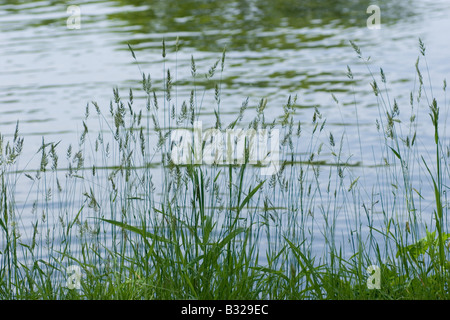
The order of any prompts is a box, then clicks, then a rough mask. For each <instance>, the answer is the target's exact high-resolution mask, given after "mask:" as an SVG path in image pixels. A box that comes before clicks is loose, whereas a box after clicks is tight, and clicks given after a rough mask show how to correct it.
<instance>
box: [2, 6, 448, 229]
mask: <svg viewBox="0 0 450 320" xmlns="http://www.w3.org/2000/svg"><path fill="white" fill-rule="evenodd" d="M374 4H378V5H379V6H380V8H381V29H379V30H371V29H369V28H368V27H367V23H366V21H367V19H368V17H369V16H370V14H367V13H366V10H367V6H368V2H367V1H359V0H356V1H326V0H324V1H294V0H286V1H271V0H223V1H200V0H198V1H194V0H183V1H179V0H178V1H175V0H161V1H141V0H135V1H120V0H111V1H79V2H75V1H70V2H65V3H59V2H54V1H32V2H29V1H19V0H3V1H1V2H0V26H1V32H0V48H1V51H0V52H1V59H0V115H1V116H0V132H1V134H2V135H4V136H6V137H12V136H13V135H14V130H15V126H16V122H17V121H18V120H19V121H20V134H21V135H22V136H24V137H25V144H24V152H23V155H22V157H21V159H22V160H21V162H20V164H19V165H18V169H30V170H31V169H35V168H37V166H38V165H39V159H38V158H39V157H38V156H36V151H37V149H38V146H39V145H40V144H41V142H42V137H45V141H48V142H50V141H53V142H57V141H61V144H60V148H61V150H63V151H62V152H64V150H66V148H67V146H68V145H69V144H72V143H73V144H76V143H77V140H78V137H79V135H80V134H81V132H82V130H83V127H82V120H83V119H84V112H85V107H86V104H87V103H88V102H91V101H97V102H98V104H99V105H100V106H103V107H104V108H106V109H105V110H107V109H108V107H109V102H110V100H111V99H112V88H114V87H116V86H117V87H118V88H119V90H120V91H121V92H122V93H123V94H124V95H126V94H127V93H128V90H129V88H132V89H134V90H136V96H137V97H142V93H139V89H140V87H141V84H140V80H141V75H140V71H139V68H138V65H137V64H136V63H135V61H134V59H133V57H132V55H131V53H130V51H129V49H128V46H127V44H130V45H131V46H132V47H133V49H134V52H135V54H136V58H137V60H138V61H139V67H140V68H141V69H142V71H144V72H145V73H150V74H151V76H152V79H153V81H154V84H155V86H156V87H158V86H159V87H161V86H162V81H163V80H162V79H163V71H162V70H163V58H162V56H161V43H162V39H163V38H164V39H165V42H166V46H167V57H166V59H165V63H166V68H172V70H176V74H175V80H176V90H177V99H178V101H182V100H183V99H186V98H188V97H189V92H190V89H191V87H192V79H191V56H193V57H194V58H195V61H196V64H197V69H198V70H199V72H207V71H208V69H209V67H210V66H212V65H213V64H214V62H215V61H216V60H217V59H219V58H220V57H221V54H222V51H223V49H224V48H225V47H226V50H227V54H226V64H225V70H224V72H223V74H222V75H221V77H222V97H221V101H222V106H221V108H222V109H221V111H222V114H223V117H222V119H223V120H224V122H230V121H232V120H234V119H235V117H236V115H237V113H238V112H239V108H240V106H241V104H242V101H244V100H245V98H246V97H249V98H250V100H249V101H250V106H251V108H253V109H254V107H255V106H256V104H257V103H258V101H259V100H260V99H261V98H267V99H268V107H267V110H266V111H267V112H268V114H269V115H270V116H271V117H276V116H277V115H281V114H282V112H283V108H282V105H283V104H285V103H286V101H287V98H288V96H289V95H298V101H297V104H298V108H297V113H296V116H295V117H296V119H298V120H299V121H302V122H304V123H310V120H311V117H312V114H313V112H314V107H316V106H317V107H318V108H319V110H320V111H321V113H322V114H324V115H325V116H326V118H327V131H329V132H333V133H334V135H335V136H337V137H339V136H340V133H342V132H344V131H345V132H346V134H347V139H349V140H348V145H350V146H355V148H356V149H355V150H354V155H353V157H352V159H351V160H350V162H351V163H354V164H358V163H359V165H358V166H357V167H356V168H355V170H356V171H358V170H364V172H365V176H366V178H365V179H364V181H365V183H369V182H370V179H371V177H374V176H375V172H374V171H373V170H374V169H373V165H377V164H379V162H380V159H381V157H379V156H378V155H376V156H374V151H373V150H374V149H373V145H374V144H376V141H378V139H379V135H378V133H377V130H376V126H375V121H376V119H377V118H379V110H378V108H377V106H376V98H375V97H374V95H373V92H372V88H371V86H370V82H371V81H372V79H371V77H370V75H369V73H368V71H367V69H366V67H365V66H364V65H363V64H362V63H361V62H360V60H358V58H357V55H356V54H355V52H354V51H353V49H352V48H351V46H350V44H349V41H350V40H352V41H354V42H355V43H357V44H358V45H359V46H360V47H361V50H362V52H363V55H364V56H365V57H369V56H370V62H369V65H370V67H371V69H372V71H373V72H374V73H376V77H377V79H378V81H379V83H381V81H380V78H379V75H378V71H379V68H380V67H382V68H383V70H384V72H385V74H386V76H387V79H388V89H389V94H390V97H391V98H392V99H393V98H396V99H397V100H398V102H399V107H400V113H401V115H402V116H405V117H408V116H409V110H410V107H409V98H410V96H409V95H410V92H411V91H412V90H414V86H416V88H417V81H418V80H417V77H416V73H415V66H414V65H415V63H416V59H417V57H418V55H419V54H420V52H419V48H418V39H419V37H420V38H421V39H422V40H423V41H424V43H425V45H426V48H427V51H426V56H427V63H428V67H429V73H430V75H431V78H432V83H433V87H432V89H433V92H434V94H435V96H436V97H437V98H438V99H440V101H443V100H444V98H445V97H444V95H443V92H442V85H443V80H444V79H445V78H446V77H447V78H449V75H450V63H449V52H450V42H449V41H448V40H449V36H448V35H447V32H448V30H450V19H449V17H450V2H449V1H447V0H433V1H430V0H424V1H413V0H411V1H401V2H400V1H397V2H394V1H378V2H377V3H374ZM69 5H76V6H78V7H79V8H80V10H81V11H80V13H81V16H80V17H81V25H80V29H70V28H68V24H67V20H68V18H69V15H70V14H68V13H67V8H68V6H69ZM177 37H178V38H179V51H178V52H177V53H176V54H175V53H174V45H175V42H176V39H177ZM347 65H348V66H350V67H351V68H352V70H353V74H354V77H355V81H353V82H352V81H349V79H348V77H347V75H346V73H347ZM175 66H176V69H175ZM421 66H424V65H423V63H422V64H421ZM424 74H425V75H426V77H425V80H428V76H427V74H426V73H425V72H424ZM197 86H198V88H201V87H202V84H201V83H198V84H197ZM206 89H207V94H206V95H205V100H204V103H203V106H202V109H201V110H200V114H201V116H203V119H204V122H205V124H204V125H205V127H206V126H208V125H211V124H213V121H214V120H215V119H214V116H213V115H214V113H213V107H212V106H213V105H214V88H213V87H206ZM332 93H334V95H335V96H336V97H337V99H338V100H339V102H340V103H339V105H336V103H335V101H334V100H333V98H332V95H331V94H332ZM355 106H356V110H357V112H358V118H357V117H356V111H355ZM447 112H448V110H445V109H444V110H442V118H443V119H446V118H447ZM427 113H428V109H427V108H426V107H424V108H423V110H422V111H420V114H421V116H420V117H419V119H420V120H423V121H419V128H418V131H419V132H420V139H423V141H426V140H427V139H428V138H429V137H431V136H432V134H433V130H432V128H431V123H430V122H429V117H428V115H427ZM208 119H209V121H210V123H207V122H208ZM357 120H358V121H357ZM357 123H359V130H360V131H362V133H360V136H361V139H362V143H361V149H360V142H359V138H358V136H359V135H358V126H357ZM95 129H96V128H90V130H95ZM97 129H98V128H97ZM310 131H311V128H308V126H306V127H305V134H307V132H310ZM426 147H427V145H422V146H420V147H419V148H420V149H423V150H425V149H426ZM29 160H30V161H31V162H30V163H28V161H29ZM371 170H372V171H371ZM355 175H356V176H357V175H358V172H356V173H355ZM368 180H369V181H368ZM361 182H363V181H361ZM30 184H31V182H30V181H28V180H27V179H23V180H21V183H20V184H18V185H17V191H16V192H17V193H16V198H17V200H18V201H22V200H23V201H25V200H26V199H27V198H28V197H29V190H30ZM25 211H26V210H25ZM25 211H24V212H25ZM23 219H25V220H24V221H25V222H26V221H27V217H26V216H24V217H23Z"/></svg>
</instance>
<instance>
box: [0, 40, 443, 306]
mask: <svg viewBox="0 0 450 320" xmlns="http://www.w3.org/2000/svg"><path fill="white" fill-rule="evenodd" d="M351 46H352V47H353V49H354V51H355V52H356V54H357V56H358V57H359V58H360V59H361V61H362V62H363V63H365V64H366V65H367V60H365V59H364V57H363V55H362V53H361V49H360V48H359V47H358V46H357V45H356V44H355V43H353V42H351ZM129 49H130V52H131V54H132V57H133V58H134V59H135V60H136V63H137V65H138V67H139V70H140V71H141V69H140V66H139V63H138V60H137V57H136V55H135V53H134V51H133V49H132V48H131V47H129ZM419 49H420V56H419V58H418V60H417V64H416V78H417V88H416V90H415V91H414V92H411V99H410V111H411V114H410V117H409V122H408V123H404V122H403V121H402V120H400V118H399V113H400V111H399V110H400V109H399V106H398V103H397V102H396V101H395V99H394V100H392V99H391V98H390V97H389V93H388V89H387V84H388V81H387V76H386V75H385V73H384V71H383V70H382V69H381V70H380V72H379V73H377V74H372V71H371V70H370V68H369V67H368V71H369V72H370V73H371V75H372V77H373V82H372V83H371V86H372V88H373V92H374V97H375V99H376V101H377V104H378V109H379V114H380V118H379V119H377V120H376V122H375V123H374V125H376V126H377V128H378V129H379V133H380V139H379V146H380V150H381V152H380V159H378V160H379V161H381V162H382V164H383V165H380V166H379V167H378V168H376V172H377V174H378V176H377V182H378V181H379V185H378V189H376V190H371V192H367V190H363V187H362V186H361V184H360V183H359V180H360V179H361V180H362V179H363V177H361V176H357V175H355V174H354V170H355V166H354V164H352V163H350V162H349V159H350V157H349V155H348V154H345V152H344V144H345V143H346V138H345V136H344V135H342V136H340V137H339V136H334V135H333V133H331V132H328V131H327V127H326V117H325V115H324V114H322V113H321V111H320V108H316V109H315V111H314V114H313V117H312V121H311V122H310V123H303V122H300V121H299V120H298V118H297V117H296V115H295V111H296V97H289V98H288V99H287V102H286V104H285V105H284V106H282V108H283V110H284V115H283V116H281V117H280V118H277V119H270V121H269V120H268V118H266V116H265V109H266V108H267V105H268V104H269V103H270V101H267V100H266V99H261V100H260V101H259V102H257V103H256V104H255V105H254V106H253V105H252V103H253V102H251V101H249V99H246V100H244V102H243V103H242V106H241V108H240V111H239V113H238V114H237V115H236V119H235V121H232V122H231V123H229V124H225V123H223V121H222V119H221V109H223V106H222V100H221V82H220V79H221V73H222V71H223V69H224V67H225V61H226V52H225V51H224V52H223V54H222V56H221V57H220V58H219V59H218V60H217V62H216V63H215V64H214V65H213V66H211V68H210V69H208V70H207V71H206V72H205V73H204V74H202V73H200V71H199V70H197V67H196V63H195V59H194V58H192V62H191V73H192V77H193V88H192V91H191V93H190V96H189V98H188V99H186V101H180V100H181V99H180V98H178V97H177V96H176V81H177V79H176V76H174V75H176V70H170V69H169V68H166V65H165V64H164V65H163V69H164V70H163V71H164V75H165V76H164V88H163V89H162V90H158V89H157V88H155V87H154V86H153V84H152V78H151V76H150V75H149V74H146V73H144V72H142V71H141V77H142V91H140V92H139V93H138V96H136V92H133V90H131V89H130V90H129V92H127V93H126V97H125V98H124V97H123V96H122V95H121V94H120V92H119V89H114V90H113V99H112V100H111V104H110V106H109V110H104V109H103V108H102V107H101V106H99V105H98V104H97V103H96V102H91V103H89V104H88V105H87V106H86V111H85V118H84V120H83V122H82V124H83V131H82V132H81V134H80V137H79V142H78V144H77V145H73V146H72V145H71V146H69V147H68V149H67V150H64V154H65V158H66V163H67V165H66V166H65V167H63V168H62V167H61V161H60V160H61V159H60V156H61V154H60V152H61V151H60V149H58V148H59V147H60V145H59V143H53V142H50V143H49V142H47V141H45V140H44V138H43V140H42V145H41V146H40V148H39V149H38V150H37V151H38V154H39V155H40V158H41V160H40V167H39V168H38V169H37V170H34V171H33V172H30V171H24V170H23V168H20V167H19V162H18V159H20V154H21V152H22V149H23V145H24V140H23V138H21V137H20V135H19V130H18V127H17V130H16V133H15V135H14V137H13V138H12V139H11V140H10V141H9V140H7V139H6V138H4V137H0V176H1V188H0V298H1V299H274V300H275V299H276V300H278V299H448V298H449V297H450V292H449V287H448V285H449V283H448V282H449V271H450V270H449V268H450V262H449V246H448V239H449V237H450V234H449V233H448V225H447V199H446V195H447V192H446V190H447V185H449V184H448V179H449V165H448V162H447V161H448V159H449V152H448V147H447V146H446V145H445V139H444V138H443V137H442V130H441V129H440V128H441V126H442V119H441V118H440V110H441V105H443V107H442V108H447V107H448V105H447V101H444V102H438V101H437V100H436V99H435V98H434V96H433V92H432V87H431V80H430V75H429V73H428V67H427V68H426V71H427V73H426V75H424V74H423V73H422V71H421V69H420V62H421V61H422V60H423V61H425V62H426V55H425V51H426V50H425V45H424V44H423V42H422V41H419ZM171 50H173V49H172V48H168V47H166V45H165V42H163V50H162V51H163V52H162V55H163V58H164V59H165V58H166V55H167V54H170V53H169V51H171ZM177 50H178V45H177V44H176V45H175V51H177ZM347 72H348V73H347V75H348V78H349V79H350V80H354V75H353V73H352V70H351V68H350V67H347ZM376 79H380V80H378V81H377V80H376ZM425 79H428V81H427V80H425ZM200 82H209V83H211V87H212V88H214V101H215V106H214V115H215V124H214V128H215V129H219V130H226V129H233V128H243V129H254V130H258V129H268V130H269V129H278V130H279V131H280V159H281V163H280V164H281V165H280V169H279V170H278V172H277V173H276V174H274V175H272V176H262V175H260V174H259V172H260V171H259V170H260V169H261V166H262V165H261V164H259V165H251V164H249V163H248V161H245V163H244V164H229V165H218V164H213V165H205V164H202V165H194V164H186V165H176V164H174V163H173V162H172V160H171V156H170V154H171V146H172V143H173V141H171V132H172V130H174V129H176V128H187V129H190V130H193V125H194V121H197V120H201V118H200V116H199V110H201V108H202V107H203V105H202V102H203V99H204V94H205V93H206V91H201V90H199V89H198V88H197V86H196V84H198V83H200ZM446 88H447V85H446V82H445V81H444V85H443V90H444V91H446ZM333 98H334V99H335V101H336V103H337V104H339V101H338V99H337V98H336V97H335V96H334V95H333ZM355 107H356V106H355ZM420 108H422V109H423V108H428V110H429V115H430V119H429V120H428V121H430V126H431V127H432V128H433V132H434V139H433V140H432V141H422V143H423V144H425V145H427V146H433V149H432V150H433V154H427V155H424V154H420V152H419V150H418V147H417V145H418V144H417V141H418V140H419V139H421V135H420V132H418V131H417V128H418V127H417V126H418V124H417V114H418V112H419V109H420ZM249 113H250V114H252V116H253V117H254V118H253V120H251V121H246V122H244V121H243V119H244V116H247V115H248V114H249ZM94 122H95V124H96V127H97V128H100V130H98V131H93V130H90V126H89V124H90V123H94ZM305 128H306V129H305ZM405 132H406V134H405ZM359 139H360V140H363V139H364V137H363V136H360V137H359ZM300 145H301V146H307V150H306V151H305V152H297V150H298V148H299V146H300ZM247 147H248V148H247V160H248V149H249V146H248V145H247ZM324 153H325V154H327V155H328V156H329V157H330V163H331V164H330V165H328V166H321V161H320V160H318V159H320V156H321V155H322V154H324ZM426 159H427V160H426ZM428 159H434V160H433V161H432V162H430V161H429V160H428ZM419 169H420V170H419ZM420 172H424V174H423V175H422V176H421V177H420V179H421V180H423V181H426V188H427V189H428V190H432V192H433V208H432V222H433V223H431V224H429V225H428V224H427V225H426V228H425V226H424V222H423V219H422V218H423V217H422V206H421V203H422V202H425V200H430V199H425V198H427V197H428V196H427V195H425V194H424V193H423V191H422V188H419V187H418V186H416V185H414V183H413V181H416V180H415V179H416V176H417V174H418V173H420ZM413 177H414V178H415V179H413ZM24 179H25V180H26V181H27V182H28V183H30V186H31V187H30V193H29V196H28V198H27V200H28V201H27V204H25V205H20V206H19V205H18V203H17V202H16V200H15V190H16V186H17V184H18V183H19V182H18V181H24ZM386 185H387V186H388V188H386V187H385V186H386ZM23 215H31V216H32V217H33V218H34V219H33V221H32V222H30V225H25V222H24V220H23ZM342 217H344V221H345V223H346V225H347V227H348V234H347V235H345V236H344V237H343V239H345V242H346V243H342V241H341V240H340V235H339V234H337V233H336V229H337V221H338V219H340V218H342ZM26 223H28V220H27V221H26ZM21 228H25V231H26V232H27V236H26V237H24V236H23V235H22V234H21V233H22V232H23V230H22V229H21ZM318 239H319V240H318ZM371 266H377V267H378V268H379V269H378V270H379V274H380V276H381V278H380V288H379V289H370V288H369V287H368V279H369V277H370V276H371V275H370V274H369V273H368V271H367V270H368V268H369V267H371ZM79 275H80V277H78V276H79ZM78 280H79V284H80V286H79V288H77V283H78Z"/></svg>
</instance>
